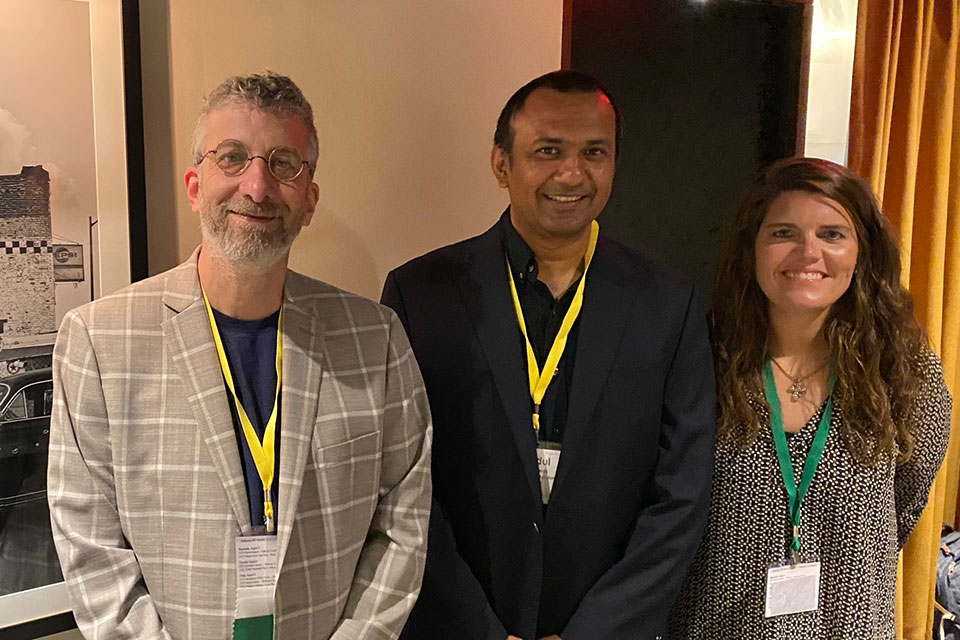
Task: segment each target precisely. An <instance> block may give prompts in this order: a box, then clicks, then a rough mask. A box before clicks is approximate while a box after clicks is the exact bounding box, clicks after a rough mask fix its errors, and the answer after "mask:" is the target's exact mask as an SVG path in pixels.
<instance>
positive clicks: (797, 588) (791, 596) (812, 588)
mask: <svg viewBox="0 0 960 640" xmlns="http://www.w3.org/2000/svg"><path fill="white" fill-rule="evenodd" d="M819 606H820V563H819V562H800V563H797V564H786V565H783V566H778V567H770V569H768V570H767V606H766V611H765V613H764V615H765V616H766V617H767V618H773V617H775V616H785V615H788V614H791V613H802V612H804V611H816V610H817V609H818V608H819Z"/></svg>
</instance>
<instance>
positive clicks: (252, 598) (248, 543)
mask: <svg viewBox="0 0 960 640" xmlns="http://www.w3.org/2000/svg"><path fill="white" fill-rule="evenodd" d="M236 541H237V613H236V618H237V619H238V620H239V619H242V618H256V617H259V616H268V615H273V612H274V611H273V610H274V598H273V595H274V591H275V590H276V586H277V573H278V572H277V536H245V537H239V538H236Z"/></svg>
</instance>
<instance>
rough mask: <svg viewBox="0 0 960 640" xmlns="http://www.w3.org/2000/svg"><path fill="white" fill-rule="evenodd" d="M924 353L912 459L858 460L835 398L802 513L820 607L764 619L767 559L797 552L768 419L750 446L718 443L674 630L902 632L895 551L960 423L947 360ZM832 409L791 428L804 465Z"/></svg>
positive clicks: (778, 639)
mask: <svg viewBox="0 0 960 640" xmlns="http://www.w3.org/2000/svg"><path fill="white" fill-rule="evenodd" d="M920 363H921V367H922V371H923V384H922V387H921V391H920V396H919V398H918V399H917V406H916V407H915V411H914V415H915V418H916V420H917V423H918V426H917V431H916V446H915V450H914V454H913V456H912V457H911V458H910V459H909V460H908V461H907V462H906V463H904V464H902V465H900V466H897V465H896V464H895V461H894V458H893V456H890V457H889V458H887V459H885V460H884V461H883V462H882V463H880V464H877V465H875V466H872V467H865V466H863V465H861V464H859V463H858V462H857V461H856V460H855V459H854V458H853V457H852V456H851V455H850V454H849V453H848V451H847V448H846V446H845V445H844V443H843V440H842V438H841V436H840V427H841V425H842V424H843V409H842V407H839V406H835V407H834V412H833V418H832V420H831V424H830V432H829V435H828V438H827V443H826V448H825V450H824V452H823V457H822V459H821V460H820V466H819V467H818V469H817V473H816V475H815V476H814V479H813V483H812V484H811V486H810V490H809V492H808V493H807V496H806V498H805V499H804V501H803V512H802V522H801V537H802V540H803V550H804V553H803V555H804V559H813V558H816V559H819V560H820V563H821V577H820V608H819V610H817V611H811V612H807V613H796V614H792V615H785V616H780V617H775V618H764V597H765V590H766V575H767V569H768V568H769V567H770V566H773V565H775V564H782V563H783V561H784V559H785V558H786V557H787V553H788V544H789V540H790V535H791V530H792V527H791V524H790V522H789V515H788V505H787V494H786V490H785V488H784V486H783V478H782V477H781V475H780V468H779V466H778V463H777V454H776V450H775V448H774V444H773V436H772V433H771V431H770V429H769V428H767V429H766V430H763V431H762V432H761V434H760V436H759V437H758V438H757V441H756V442H755V443H754V444H753V445H751V446H750V447H749V448H747V449H746V450H738V449H734V448H731V447H724V446H722V445H721V446H720V447H718V450H717V466H716V475H715V477H714V483H713V496H712V503H711V505H712V506H711V512H710V519H709V522H708V524H707V530H706V534H705V537H704V540H703V542H702V544H701V546H700V549H699V551H698V552H697V554H696V556H695V558H694V561H693V565H692V566H691V568H690V572H689V574H688V575H687V578H686V580H685V581H684V584H683V587H682V589H681V592H680V595H679V597H678V599H677V602H676V604H675V605H674V608H673V611H672V614H671V618H670V638H671V640H699V639H708V638H709V639H710V640H727V639H730V640H733V639H736V640H851V639H855V638H857V639H859V638H871V639H872V640H894V638H895V637H896V636H895V630H894V618H893V607H894V597H895V593H896V577H897V552H898V551H899V550H900V548H901V547H902V546H903V544H904V542H906V539H907V537H908V536H909V535H910V532H911V531H912V530H913V527H914V525H916V523H917V519H918V518H919V517H920V513H921V512H922V511H923V507H924V505H925V503H926V500H927V494H928V492H929V490H930V486H931V484H932V482H933V479H934V476H935V475H936V472H937V469H938V468H939V466H940V463H941V462H942V460H943V456H944V454H945V452H946V447H947V440H948V437H949V429H950V407H951V399H950V395H949V393H948V392H947V388H946V386H945V384H944V381H943V370H942V367H941V365H940V361H939V360H938V359H937V357H936V356H935V355H933V354H932V353H930V352H928V353H927V354H926V355H924V356H921V358H920ZM758 408H759V411H760V414H761V418H762V420H763V422H764V423H765V424H768V423H769V415H768V413H767V410H766V408H765V407H758ZM822 412H823V407H821V408H820V410H819V411H817V413H816V414H815V415H814V416H813V417H811V418H810V420H809V421H808V422H807V424H806V425H804V427H803V429H802V430H801V431H800V432H799V433H797V434H793V435H791V436H790V437H789V440H788V446H789V449H790V457H791V458H792V460H793V465H794V469H795V470H796V469H801V468H802V465H803V461H804V460H805V459H806V455H807V452H808V451H809V450H810V445H811V443H812V442H813V436H814V433H815V432H816V429H817V424H818V423H819V421H820V417H821V415H822ZM795 473H797V475H798V476H799V473H798V472H796V471H795Z"/></svg>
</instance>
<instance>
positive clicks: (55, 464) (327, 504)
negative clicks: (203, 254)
mask: <svg viewBox="0 0 960 640" xmlns="http://www.w3.org/2000/svg"><path fill="white" fill-rule="evenodd" d="M197 255H198V252H195V253H194V255H193V256H192V257H191V258H190V260H188V261H187V262H186V263H184V264H182V265H180V266H179V267H177V268H175V269H173V270H171V271H168V272H166V273H163V274H161V275H159V276H155V277H153V278H150V279H148V280H145V281H143V282H140V283H137V284H134V285H132V286H130V287H128V288H126V289H124V290H123V291H120V292H119V293H117V294H114V295H111V296H108V297H105V298H103V299H101V300H98V301H96V302H93V303H91V304H88V305H84V306H83V307H80V308H79V309H75V310H73V311H71V312H70V313H69V314H68V315H67V316H66V318H64V321H63V324H62V326H61V329H60V334H59V336H58V338H57V344H56V348H55V351H54V389H55V394H54V395H55V400H54V410H53V417H52V421H51V435H50V465H49V477H48V491H49V500H50V511H51V514H52V522H53V532H54V539H55V542H56V546H57V551H58V553H59V556H60V561H61V564H62V566H63V573H64V576H65V578H66V583H67V588H68V591H69V593H70V600H71V603H72V604H73V607H74V614H75V616H76V619H77V624H78V625H79V627H80V629H81V631H82V632H83V633H84V635H85V636H86V637H87V638H91V639H93V638H97V639H104V640H107V639H109V640H118V639H125V638H138V639H152V638H164V639H165V638H174V639H178V640H179V639H183V640H187V639H191V640H194V639H195V640H201V639H207V638H210V639H214V638H216V639H223V638H229V637H230V636H231V634H232V624H233V618H234V612H235V605H236V570H235V569H236V567H235V552H234V542H233V539H234V538H236V537H237V536H239V535H246V534H249V533H250V532H251V525H250V515H249V508H248V503H247V495H246V488H245V485H244V479H243V473H242V471H241V466H240V453H239V447H238V444H237V438H236V436H235V434H234V427H233V423H232V421H231V417H230V409H229V405H228V404H227V402H228V400H227V394H226V391H225V387H224V382H223V378H222V375H221V372H220V365H219V360H218V358H217V352H216V347H215V346H214V342H213V337H212V333H211V330H210V325H209V322H208V319H207V315H206V310H205V308H204V304H203V299H202V297H201V294H200V285H199V281H198V278H197V262H196V259H197ZM283 304H284V330H285V331H284V336H283V375H282V380H283V387H282V396H281V397H282V403H281V422H280V429H281V435H280V438H281V446H280V460H279V503H278V511H277V513H278V534H277V535H278V546H279V554H280V575H279V579H278V583H277V589H276V618H275V627H274V637H275V638H282V639H284V640H288V639H289V640H293V639H297V638H305V639H307V638H309V639H311V640H313V639H316V638H335V639H337V640H345V639H347V638H364V639H366V638H370V639H373V638H378V639H379V638H395V637H396V636H397V635H399V633H400V630H401V628H402V626H403V623H404V621H405V620H406V618H407V614H408V613H409V611H410V608H411V607H412V606H413V603H414V601H415V600H416V598H417V594H418V592H419V589H420V581H421V578H422V572H423V563H424V558H425V546H426V540H427V522H428V519H429V509H430V469H429V460H430V425H429V423H430V417H429V408H428V405H427V400H426V396H425V394H424V389H423V382H422V380H421V378H420V372H419V370H418V368H417V364H416V361H415V360H414V356H413V353H412V351H411V350H410V346H409V343H408V342H407V338H406V335H405V333H404V330H403V328H402V326H401V325H400V322H399V321H398V320H397V318H396V316H395V315H394V314H393V312H391V311H390V310H388V309H386V308H385V307H381V306H380V305H378V304H376V303H374V302H371V301H369V300H366V299H363V298H360V297H358V296H355V295H352V294H349V293H346V292H343V291H340V290H338V289H336V288H334V287H332V286H330V285H327V284H324V283H322V282H318V281H315V280H311V279H309V278H307V277H305V276H302V275H299V274H297V273H294V272H288V276H287V281H286V286H285V289H284V302H283Z"/></svg>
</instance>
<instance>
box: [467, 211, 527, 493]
mask: <svg viewBox="0 0 960 640" xmlns="http://www.w3.org/2000/svg"><path fill="white" fill-rule="evenodd" d="M499 224H500V223H499V222H498V223H497V224H496V225H494V226H493V227H492V228H491V229H489V230H488V231H487V232H486V233H484V234H483V235H481V236H480V237H479V238H477V243H476V245H475V250H474V251H473V253H472V254H471V255H469V256H468V258H467V260H468V262H469V263H470V268H469V269H468V270H467V271H466V272H465V273H464V275H462V276H461V278H460V287H461V293H462V295H463V300H464V303H465V304H466V307H467V311H468V312H469V314H470V317H471V318H472V320H473V325H474V328H475V330H476V332H477V337H478V338H479V340H480V345H481V347H482V348H483V353H484V355H485V356H486V359H487V364H488V365H489V367H490V372H491V374H492V375H493V380H494V384H495V385H496V387H497V392H498V393H499V395H500V401H501V402H502V403H503V408H504V412H505V414H506V416H507V421H508V422H509V423H510V428H511V429H512V431H513V436H514V439H515V441H516V444H517V449H518V450H519V453H520V459H521V460H522V461H523V467H524V471H525V473H526V475H527V480H528V481H529V484H530V490H531V491H532V492H533V494H534V495H535V496H536V497H537V499H539V497H540V488H539V487H540V485H539V482H538V479H537V439H536V435H535V434H534V431H533V424H532V422H531V413H530V411H531V409H530V389H529V383H528V381H527V376H526V369H525V368H524V367H525V362H526V361H525V356H524V351H523V347H522V345H520V343H519V341H518V338H517V336H518V335H519V333H518V332H519V329H518V328H517V317H516V312H515V311H514V308H513V303H512V301H511V300H510V285H509V283H508V281H507V262H506V257H505V255H506V254H505V253H504V248H503V242H502V239H501V232H500V229H499Z"/></svg>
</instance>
